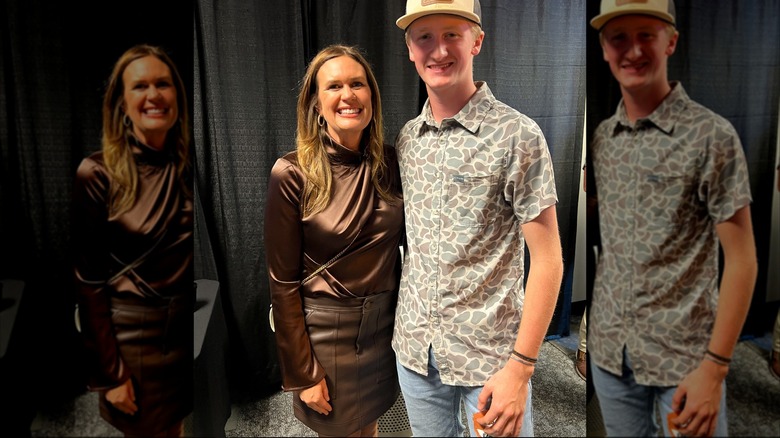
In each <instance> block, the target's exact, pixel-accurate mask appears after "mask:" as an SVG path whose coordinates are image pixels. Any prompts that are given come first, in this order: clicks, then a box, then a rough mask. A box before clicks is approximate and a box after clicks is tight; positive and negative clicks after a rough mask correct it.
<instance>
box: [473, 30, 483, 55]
mask: <svg viewBox="0 0 780 438" xmlns="http://www.w3.org/2000/svg"><path fill="white" fill-rule="evenodd" d="M484 40H485V31H480V32H479V36H478V37H477V39H476V40H474V46H472V47H471V54H472V55H473V56H477V55H479V52H480V50H482V41H484Z"/></svg>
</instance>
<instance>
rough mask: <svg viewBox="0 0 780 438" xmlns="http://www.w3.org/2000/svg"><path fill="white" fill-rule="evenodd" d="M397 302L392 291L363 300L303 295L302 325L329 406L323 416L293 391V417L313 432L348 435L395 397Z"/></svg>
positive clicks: (374, 416)
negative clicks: (319, 367)
mask: <svg viewBox="0 0 780 438" xmlns="http://www.w3.org/2000/svg"><path fill="white" fill-rule="evenodd" d="M397 300H398V292H397V291H392V292H383V293H380V294H376V295H371V296H369V297H365V298H331V297H316V298H310V297H305V298H304V301H303V311H304V314H305V316H306V328H307V330H308V333H309V339H310V340H311V345H312V348H313V350H314V354H315V355H316V357H317V360H318V361H319V362H320V364H322V367H323V368H324V369H325V373H326V376H325V382H326V383H327V385H328V393H329V395H330V404H331V406H332V407H333V410H332V411H331V412H330V414H328V415H322V414H319V413H317V412H315V411H313V410H312V409H310V408H309V407H308V406H306V404H305V403H303V402H302V401H301V399H300V397H298V394H297V393H296V394H293V408H294V411H295V416H296V417H297V418H298V419H299V420H300V421H301V422H303V423H304V424H305V425H307V426H308V427H310V428H311V429H313V430H314V431H315V432H317V433H319V434H323V435H333V436H345V435H349V434H350V433H353V432H355V431H357V430H359V429H361V428H363V427H365V426H366V425H368V424H370V423H372V422H373V421H376V420H377V419H378V418H379V417H380V416H381V415H382V414H384V413H385V411H387V410H388V409H389V408H390V407H391V406H392V405H393V403H394V402H395V401H396V399H397V398H398V392H399V387H398V377H397V375H396V365H395V353H394V352H393V349H392V347H391V346H390V341H391V339H392V337H393V320H394V319H395V306H396V301H397Z"/></svg>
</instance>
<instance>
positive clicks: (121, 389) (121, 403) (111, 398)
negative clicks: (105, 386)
mask: <svg viewBox="0 0 780 438" xmlns="http://www.w3.org/2000/svg"><path fill="white" fill-rule="evenodd" d="M106 400H108V402H109V403H111V405H112V406H114V407H115V408H117V409H119V410H120V411H122V412H124V413H125V414H127V415H134V414H135V413H136V412H138V405H136V404H135V388H133V380H132V379H127V380H125V383H123V384H121V385H119V386H117V387H116V388H111V389H109V390H108V391H106Z"/></svg>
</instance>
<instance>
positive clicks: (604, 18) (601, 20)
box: [590, 11, 676, 31]
mask: <svg viewBox="0 0 780 438" xmlns="http://www.w3.org/2000/svg"><path fill="white" fill-rule="evenodd" d="M623 15H649V16H651V17H655V18H658V19H659V20H661V21H663V22H666V23H669V24H671V25H672V26H676V24H675V23H674V17H672V16H671V15H669V14H666V13H663V12H657V11H641V12H640V11H613V12H609V13H607V14H602V15H597V16H595V17H594V18H593V19H592V20H590V25H591V26H593V28H595V29H596V30H598V31H600V30H601V28H603V27H604V25H606V24H607V22H608V21H609V20H612V19H613V18H617V17H621V16H623Z"/></svg>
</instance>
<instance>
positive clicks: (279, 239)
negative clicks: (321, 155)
mask: <svg viewBox="0 0 780 438" xmlns="http://www.w3.org/2000/svg"><path fill="white" fill-rule="evenodd" d="M302 188H303V175H301V174H300V173H299V172H298V171H296V167H295V166H294V165H293V164H292V163H291V162H290V161H288V160H286V159H284V158H282V159H279V160H277V162H276V164H275V165H274V167H273V169H272V170H271V178H270V181H269V184H268V196H267V199H266V207H265V227H264V234H265V250H266V262H267V265H268V279H269V283H270V289H271V303H272V304H273V317H274V325H275V328H276V345H277V349H278V353H279V363H280V366H281V371H282V388H283V389H284V390H285V391H294V390H300V389H305V388H308V387H311V386H313V385H315V384H316V383H317V382H319V381H320V380H322V378H323V377H324V376H325V370H324V369H323V368H322V365H321V364H320V363H319V362H318V361H317V358H316V357H315V356H314V353H313V351H312V348H311V343H310V340H309V336H308V334H307V332H306V326H305V321H304V315H303V303H302V298H301V293H300V281H301V273H302V270H303V266H302V263H303V262H302V260H303V228H302V225H301V214H300V196H301V193H302Z"/></svg>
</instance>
